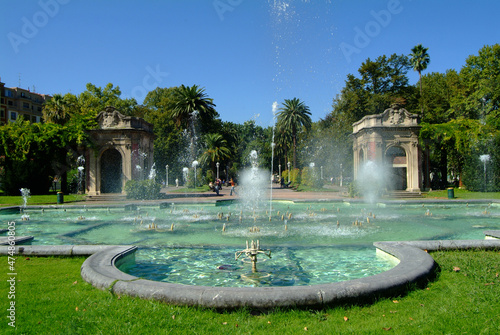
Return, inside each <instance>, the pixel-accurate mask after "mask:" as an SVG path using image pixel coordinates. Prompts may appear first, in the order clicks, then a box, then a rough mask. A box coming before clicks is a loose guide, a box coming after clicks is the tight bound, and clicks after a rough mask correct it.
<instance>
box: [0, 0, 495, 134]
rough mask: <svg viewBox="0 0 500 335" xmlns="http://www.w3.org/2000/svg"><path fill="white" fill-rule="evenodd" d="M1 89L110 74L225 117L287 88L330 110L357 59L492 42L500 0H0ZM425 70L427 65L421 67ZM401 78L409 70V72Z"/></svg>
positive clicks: (267, 106) (437, 55)
mask: <svg viewBox="0 0 500 335" xmlns="http://www.w3.org/2000/svg"><path fill="white" fill-rule="evenodd" d="M0 3H1V10H0V77H1V81H2V82H4V83H6V86H7V87H16V86H20V87H23V88H30V89H31V90H35V91H36V92H38V93H45V94H54V93H62V94H64V93H67V92H71V93H74V94H79V93H81V92H82V91H84V90H85V85H86V84H87V83H89V82H91V83H93V84H95V85H97V86H105V85H106V84H107V83H113V84H114V85H115V86H119V87H120V89H121V91H122V97H134V98H136V100H137V101H138V102H139V103H142V100H143V98H144V95H145V93H146V92H147V91H150V90H152V89H154V88H155V87H157V86H160V87H171V86H179V85H181V84H184V85H188V86H191V85H194V84H196V85H199V86H201V87H204V88H205V90H206V93H207V94H208V95H209V96H210V97H211V98H213V99H214V103H215V104H216V105H217V111H218V112H219V114H220V116H221V119H222V120H223V121H231V122H236V123H243V122H244V121H247V120H250V119H255V120H256V122H257V124H259V125H262V126H264V127H266V126H269V125H271V124H272V120H273V114H272V104H273V102H274V101H278V103H282V102H283V100H284V99H291V98H294V97H297V98H299V99H301V100H303V101H304V102H305V103H306V105H308V106H309V107H310V109H311V113H312V119H313V121H317V120H319V119H320V118H324V117H325V116H326V115H327V114H328V113H329V112H330V111H331V104H332V99H333V98H334V97H335V96H336V95H337V94H338V93H339V92H340V90H341V89H342V87H343V86H344V83H345V79H346V76H347V74H349V73H353V74H357V70H358V68H359V67H360V65H361V63H362V62H363V61H365V60H366V59H367V58H371V59H375V58H377V57H378V56H381V55H384V54H385V55H388V56H389V55H391V54H393V53H397V54H409V53H410V52H411V48H412V47H414V46H415V45H417V44H420V43H421V44H423V46H424V47H428V48H429V51H428V52H429V55H430V59H431V62H430V64H429V67H428V69H427V73H428V72H444V71H446V70H447V69H456V70H457V71H459V70H460V69H461V67H462V66H463V65H464V64H465V60H466V58H467V57H468V56H469V55H472V54H477V53H478V51H479V49H481V48H482V47H483V46H484V45H493V44H495V43H499V41H500V29H498V27H497V25H498V14H499V13H500V1H498V0H483V1H464V0H441V1H436V0H399V1H398V0H372V1H368V0H365V1H361V0H163V1H160V0H142V1H138V0H137V1H132V0H85V1H83V0H39V1H28V0H16V1H12V0H1V1H0ZM424 73H425V72H424ZM409 77H410V82H411V84H415V83H416V82H417V80H418V76H417V74H416V73H414V72H413V71H411V72H410V75H409Z"/></svg>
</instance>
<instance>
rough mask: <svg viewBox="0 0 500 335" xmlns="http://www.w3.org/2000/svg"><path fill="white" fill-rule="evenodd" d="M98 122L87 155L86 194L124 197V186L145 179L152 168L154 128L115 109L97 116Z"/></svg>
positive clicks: (106, 110) (91, 132)
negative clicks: (119, 195) (113, 194)
mask: <svg viewBox="0 0 500 335" xmlns="http://www.w3.org/2000/svg"><path fill="white" fill-rule="evenodd" d="M97 122H98V124H99V126H98V128H97V129H94V130H91V131H90V132H89V133H90V137H91V141H92V143H93V146H92V147H91V148H89V149H88V150H87V153H86V156H87V157H86V162H87V164H88V165H87V168H86V170H87V171H88V174H87V185H88V186H87V193H88V195H90V196H95V195H100V194H103V193H124V192H125V187H124V186H125V183H126V182H127V181H128V180H131V179H135V180H142V179H144V178H146V176H147V175H148V173H149V169H150V168H151V166H152V164H153V140H154V135H153V125H152V124H150V123H148V122H146V121H144V120H143V119H141V118H137V117H132V116H124V115H123V114H121V113H120V112H119V111H118V110H116V109H115V108H114V107H106V109H105V110H104V111H102V112H100V113H99V114H98V115H97Z"/></svg>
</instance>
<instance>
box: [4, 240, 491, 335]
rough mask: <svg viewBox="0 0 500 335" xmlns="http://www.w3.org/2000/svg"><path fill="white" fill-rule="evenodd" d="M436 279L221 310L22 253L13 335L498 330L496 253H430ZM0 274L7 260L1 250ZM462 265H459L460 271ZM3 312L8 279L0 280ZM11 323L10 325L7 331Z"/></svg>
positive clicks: (69, 262) (74, 261)
mask: <svg viewBox="0 0 500 335" xmlns="http://www.w3.org/2000/svg"><path fill="white" fill-rule="evenodd" d="M433 256H434V258H435V259H436V261H437V262H438V264H439V265H440V267H441V271H440V273H439V275H438V277H437V278H436V280H435V281H433V282H431V283H429V285H428V286H427V288H424V289H417V290H414V291H412V292H410V293H409V294H407V295H406V296H404V297H393V298H390V299H382V300H380V301H378V302H376V303H374V304H370V305H365V306H341V307H333V308H325V309H321V310H301V309H287V310H274V311H257V310H251V309H239V310H235V311H229V312H218V311H214V310H207V309H202V308H193V307H178V306H171V305H167V304H163V303H159V302H156V301H148V300H141V299H138V298H130V297H127V296H121V297H120V296H114V295H112V294H111V293H109V292H105V291H100V290H98V289H96V288H93V287H92V286H91V285H90V284H87V283H86V282H84V281H83V280H82V278H81V277H80V266H81V264H82V262H83V261H84V258H81V257H75V258H45V257H26V256H23V257H21V256H19V257H17V258H16V261H15V269H16V273H17V276H16V279H17V281H16V286H15V291H16V294H15V295H16V296H15V303H16V305H15V306H16V312H15V313H16V315H15V316H16V326H17V328H16V329H15V330H14V329H11V327H10V326H9V325H8V322H9V320H8V319H7V318H6V317H3V321H2V323H1V325H0V333H17V334H211V335H212V334H266V335H270V334H279V335H281V334H304V333H307V334H386V333H389V334H499V333H500V299H499V297H500V278H499V272H500V252H499V251H498V250H497V251H461V252H457V251H449V252H436V253H433ZM0 262H1V263H2V264H3V265H2V269H3V271H2V272H3V273H4V278H5V277H6V275H5V274H7V273H8V272H9V271H8V269H7V267H8V259H7V257H5V256H2V257H0ZM458 269H459V270H458ZM0 289H1V292H0V296H1V297H2V301H3V303H2V306H3V307H2V311H3V312H2V313H4V315H5V316H7V315H8V314H7V313H8V312H7V310H6V309H7V308H8V301H12V300H9V299H7V297H8V292H7V291H8V290H9V286H8V283H7V281H6V280H2V284H1V285H0ZM9 330H10V331H9Z"/></svg>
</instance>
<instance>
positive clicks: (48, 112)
mask: <svg viewBox="0 0 500 335" xmlns="http://www.w3.org/2000/svg"><path fill="white" fill-rule="evenodd" d="M70 109H71V106H70V104H69V103H68V102H67V101H66V99H65V98H64V97H63V96H62V95H61V94H59V93H56V94H54V96H53V97H52V98H51V99H50V100H48V101H46V102H45V104H44V106H43V111H42V113H43V120H44V122H47V123H57V124H65V123H66V122H67V121H68V120H69V118H70V113H71V111H70Z"/></svg>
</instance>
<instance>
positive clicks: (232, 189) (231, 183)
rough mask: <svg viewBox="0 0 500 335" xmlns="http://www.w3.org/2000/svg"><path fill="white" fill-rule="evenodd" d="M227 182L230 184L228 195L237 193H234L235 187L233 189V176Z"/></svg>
mask: <svg viewBox="0 0 500 335" xmlns="http://www.w3.org/2000/svg"><path fill="white" fill-rule="evenodd" d="M229 184H230V185H231V191H230V192H229V195H233V193H234V194H238V193H236V191H235V189H234V185H235V183H234V180H233V178H231V180H230V181H229Z"/></svg>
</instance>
